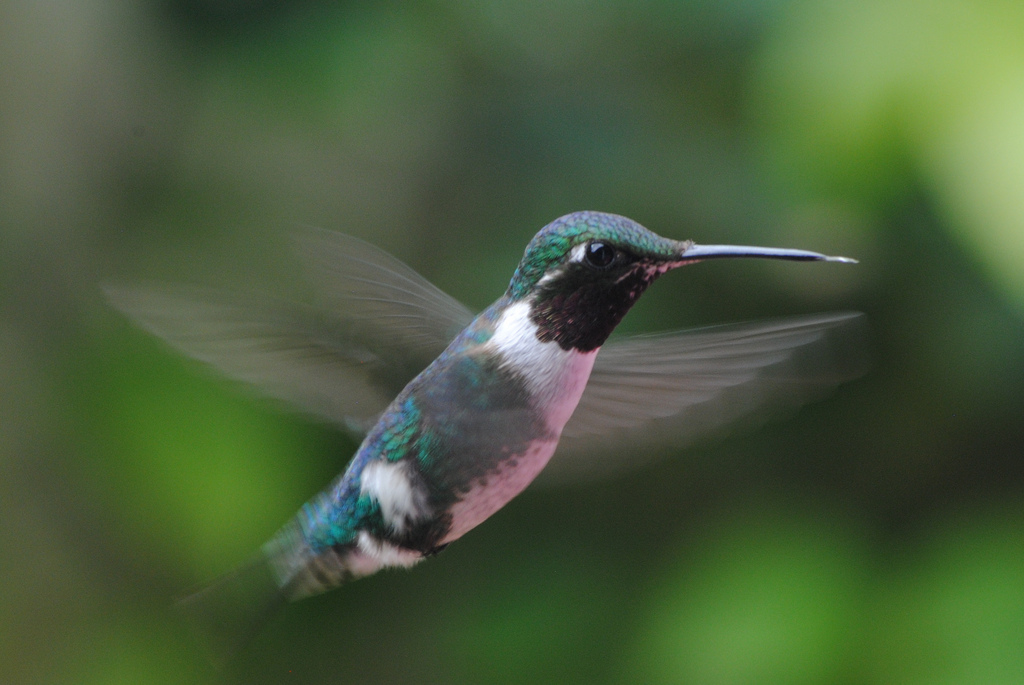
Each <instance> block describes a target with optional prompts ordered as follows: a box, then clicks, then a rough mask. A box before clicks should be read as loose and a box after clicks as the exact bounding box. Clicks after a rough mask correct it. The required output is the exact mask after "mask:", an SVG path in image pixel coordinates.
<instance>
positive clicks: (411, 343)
mask: <svg viewBox="0 0 1024 685" xmlns="http://www.w3.org/2000/svg"><path fill="white" fill-rule="evenodd" d="M294 243H295V248H296V252H297V254H298V255H299V258H300V260H301V261H302V263H303V266H304V268H305V273H306V276H307V278H308V279H309V280H310V282H311V283H312V284H313V285H314V286H315V287H316V289H317V295H318V297H319V298H321V299H322V300H323V302H324V304H325V305H326V307H327V308H328V309H330V310H331V311H332V312H334V313H335V315H336V316H338V317H339V318H343V319H345V320H348V321H357V322H359V323H360V325H361V327H362V328H364V329H367V330H374V331H375V332H376V333H377V335H379V336H381V337H382V338H384V339H386V340H387V342H388V344H390V345H394V346H396V347H400V348H402V349H404V350H405V351H406V352H407V353H408V354H410V355H412V356H415V357H417V358H418V359H419V361H420V362H421V363H422V366H424V367H425V366H426V365H427V364H429V363H430V362H431V361H433V360H434V358H435V357H437V356H438V355H439V354H441V352H443V351H444V349H445V348H446V347H447V346H448V343H450V342H451V341H452V339H453V338H454V337H455V336H456V335H458V334H459V332H460V331H462V329H463V328H465V327H466V326H468V325H469V323H470V322H471V321H472V320H473V313H472V312H470V311H469V310H468V309H466V307H465V306H463V305H462V304H461V303H460V302H458V301H456V300H455V299H453V298H452V297H450V296H449V295H448V294H446V293H445V292H444V291H442V290H441V289H439V288H437V287H436V286H434V285H433V284H432V283H430V282H429V281H427V280H426V279H425V278H423V277H422V276H420V275H419V274H418V273H416V272H415V271H413V270H412V269H410V268H409V267H408V266H406V265H405V264H403V263H402V262H400V261H398V260H397V259H395V258H394V257H392V256H391V255H389V254H388V253H387V252H384V251H383V250H380V249H378V248H376V247H374V246H373V245H370V244H369V243H366V242H363V241H362V240H359V239H358V238H353V237H352V236H348V235H345V234H343V233H336V232H334V231H325V230H323V229H318V228H313V227H304V228H302V229H300V230H299V231H298V232H297V233H296V234H295V236H294Z"/></svg>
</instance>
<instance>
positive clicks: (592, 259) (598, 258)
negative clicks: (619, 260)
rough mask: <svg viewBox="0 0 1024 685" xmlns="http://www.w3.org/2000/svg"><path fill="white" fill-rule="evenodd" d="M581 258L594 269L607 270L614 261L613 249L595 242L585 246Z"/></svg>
mask: <svg viewBox="0 0 1024 685" xmlns="http://www.w3.org/2000/svg"><path fill="white" fill-rule="evenodd" d="M583 258H584V259H586V260H587V264H589V265H590V266H592V267H594V268H595V269H607V268H608V267H609V266H611V265H612V262H614V261H615V248H614V247H612V246H611V245H605V244H604V243H599V242H596V241H595V242H592V243H590V244H589V245H587V247H586V249H585V250H584V252H583Z"/></svg>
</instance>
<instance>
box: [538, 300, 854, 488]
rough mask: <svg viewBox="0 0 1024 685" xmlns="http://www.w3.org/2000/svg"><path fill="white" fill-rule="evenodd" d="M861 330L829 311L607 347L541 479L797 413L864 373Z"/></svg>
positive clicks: (631, 461)
mask: <svg viewBox="0 0 1024 685" xmlns="http://www.w3.org/2000/svg"><path fill="white" fill-rule="evenodd" d="M863 331H864V317H863V315H862V314H857V313H833V314H821V315H816V316H808V317H800V318H792V319H782V320H779V321H768V322H759V323H748V324H739V325H730V326H716V327H711V328H703V329H696V330H691V331H679V332H674V333H667V334H662V335H652V336H638V337H633V338H627V339H624V340H621V341H618V342H615V341H613V342H609V343H608V344H606V345H605V346H604V347H603V348H602V349H601V351H600V352H599V353H598V355H597V360H596V362H595V364H594V370H593V372H592V373H591V375H590V381H589V382H588V384H587V388H586V390H585V391H584V392H583V397H582V398H581V399H580V403H579V405H578V406H577V408H576V411H575V413H574V414H573V416H572V418H571V419H570V420H569V423H568V424H567V425H566V427H565V430H564V431H563V433H562V440H561V442H560V444H559V447H558V451H557V453H556V455H555V458H554V459H552V461H551V463H550V464H549V465H548V467H547V469H546V470H545V473H547V472H548V471H550V472H551V474H550V476H549V477H550V478H552V479H557V478H558V477H560V476H565V477H572V478H577V477H580V476H595V475H598V476H599V475H602V474H607V473H610V472H614V471H616V470H617V469H620V468H623V467H627V466H634V465H637V464H642V463H643V462H644V458H643V455H645V454H650V453H651V452H656V451H657V448H658V447H666V446H672V447H673V448H678V447H681V446H683V445H686V444H687V443H689V442H691V441H693V440H694V439H696V438H698V437H701V436H703V435H706V434H708V433H711V432H713V431H715V430H717V429H720V428H722V427H723V426H725V425H726V424H728V423H731V422H734V421H737V420H739V419H743V418H760V417H761V415H762V414H763V413H764V412H765V411H766V410H778V409H785V408H795V407H798V406H800V405H802V404H804V403H806V402H808V401H811V400H813V399H815V398H816V397H820V396H822V395H824V394H826V393H827V392H828V391H829V390H831V389H832V388H833V387H835V386H836V385H838V384H840V383H843V382H845V381H848V380H851V379H853V378H857V377H858V376H861V375H863V373H864V372H865V371H866V370H867V363H866V359H865V355H864V352H863V346H862V345H859V344H858V343H859V342H861V340H860V338H861V337H862V334H863Z"/></svg>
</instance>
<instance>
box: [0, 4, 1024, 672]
mask: <svg viewBox="0 0 1024 685" xmlns="http://www.w3.org/2000/svg"><path fill="white" fill-rule="evenodd" d="M1021 35H1024V5H1021V4H1020V3H1013V2H1004V1H1001V0H974V1H973V2H956V1H953V0H939V1H938V2H935V1H926V0H894V1H887V2H880V1H874V0H872V1H869V2H860V3H853V2H839V3H836V2H826V1H824V0H819V1H805V2H798V1H784V0H777V1H774V2H754V1H753V0H722V1H719V2H710V1H699V0H690V1H683V2H668V1H662V2H650V3H630V2H616V1H612V0H609V1H606V2H598V1H587V0H577V1H566V2H552V1H550V0H548V1H546V2H526V3H502V2H496V1H494V2H491V1H487V2H479V3H475V2H455V3H441V2H430V1H425V2H405V3H399V2H381V3H370V2H347V3H335V2H317V1H314V0H304V1H302V2H291V3H284V2H273V1H271V0H264V1H263V2H246V1H245V0H235V1H223V2H217V1H215V0H180V1H175V0H166V1H164V2H109V1H107V2H105V1H103V0H84V1H81V2H75V3H69V2H64V3H61V2H57V3H32V2H27V1H24V0H23V1H17V2H8V3H5V4H3V5H2V6H0V586H2V589H0V681H3V682H5V683H18V684H20V683H185V682H198V683H233V682H246V683H260V682H266V683H291V682H295V683H300V682H301V683H356V682H394V683H398V682H409V683H422V682H453V683H454V682H467V683H473V682H495V683H504V682H509V683H512V682H530V683H534V682H558V683H566V682H587V683H593V682H597V683H603V682H609V683H612V682H650V683H657V682H665V683H702V684H707V683H711V684H715V683H722V684H732V683H750V684H755V683H756V684H763V683H808V684H810V683H836V684H851V685H852V684H878V685H882V684H890V683H921V684H928V685H936V684H941V683H1019V682H1024V511H1022V494H1024V466H1022V464H1024V460H1022V459H1021V450H1022V446H1024V421H1022V420H1021V417H1022V415H1024V396H1022V393H1021V391H1020V389H1021V387H1022V381H1024V336H1022V333H1024V319H1022V315H1024V269H1022V268H1021V265H1022V264H1024V47H1022V46H1024V42H1022V41H1021V40H1020V36H1021ZM579 209H597V210H602V211H609V212H615V213H619V214H624V215H627V216H629V217H631V218H633V219H636V220H637V221H639V222H641V223H643V224H644V225H646V226H648V227H649V228H651V229H652V230H654V231H656V232H658V233H661V234H663V235H667V236H671V237H674V238H680V239H682V238H692V239H694V240H696V241H698V242H705V243H739V244H760V245H774V246H785V247H796V248H805V249H811V250H819V251H822V252H826V253H829V254H845V255H850V256H853V257H857V258H859V259H860V260H861V263H860V264H859V265H858V266H856V267H843V266H841V265H798V264H780V263H758V262H751V261H743V262H735V263H728V262H714V263H710V264H702V265H699V266H695V267H692V268H687V269H682V270H680V271H678V272H675V273H673V274H671V275H669V276H666V277H665V278H664V279H662V280H661V281H659V282H658V283H657V284H656V285H655V286H654V287H653V288H652V289H651V291H650V292H649V293H648V294H647V295H645V297H644V299H643V300H641V302H640V303H639V304H638V305H637V307H636V308H635V310H634V311H633V312H632V313H631V314H630V315H629V316H628V317H627V319H626V320H625V321H624V323H623V325H622V330H624V331H626V332H639V331H659V330H670V329H674V328H680V327H685V326H695V325H705V324H712V323H723V322H731V321H740V320H748V319H757V318H767V317H771V316H782V315H794V314H803V313H811V312H818V311H829V310H849V309H856V310H861V311H864V312H866V313H867V315H868V320H869V323H870V326H871V337H870V346H871V350H870V354H871V356H872V358H873V359H874V364H873V367H872V369H871V371H870V373H869V374H868V375H867V376H865V377H864V378H862V379H860V380H858V381H855V382H852V383H850V384H847V385H845V386H843V387H841V388H839V389H838V390H837V391H836V392H835V393H834V394H833V395H832V396H831V397H829V398H828V399H826V400H824V401H822V402H820V403H817V404H814V405H811V406H808V407H805V408H804V409H802V410H801V411H799V412H798V413H795V414H794V415H791V416H787V417H784V420H780V421H776V422H773V423H769V424H766V425H765V426H763V427H760V428H757V429H756V430H749V429H748V430H745V431H738V432H733V433H731V434H727V435H723V436H719V437H718V439H716V440H708V441H705V442H702V443H700V444H698V445H696V446H694V447H692V448H690V449H687V450H685V451H682V452H680V453H679V454H677V455H669V458H666V459H661V460H657V461H654V462H652V463H650V464H648V465H646V466H643V467H641V468H637V469H634V470H631V471H627V472H625V473H623V474H620V475H617V476H616V477H615V478H614V479H611V480H609V479H605V480H596V481H593V482H581V483H577V484H568V485H564V486H559V487H554V486H549V487H535V488H530V489H529V490H528V491H527V492H526V493H524V494H523V495H522V496H521V497H519V498H518V499H516V500H515V501H514V502H513V503H512V504H510V505H509V506H508V507H506V508H505V509H504V510H502V511H501V512H499V513H498V514H497V515H496V516H494V517H493V519H491V520H490V521H488V522H487V523H485V524H484V525H483V526H481V527H480V528H479V529H477V530H475V531H473V532H472V533H470V534H469V535H467V536H466V538H465V539H464V540H461V541H460V542H459V543H458V544H456V545H453V546H452V547H451V548H450V549H449V550H447V551H446V552H445V553H444V554H442V555H440V556H439V557H437V558H435V559H432V560H430V561H428V562H426V563H424V564H423V565H421V566H420V567H418V568H416V569H415V570H414V571H411V572H385V573H381V574H378V575H377V576H375V577H372V578H370V579H367V580H363V581H360V582H358V583H355V584H353V585H351V586H348V587H346V588H344V589H342V590H340V591H338V592H334V593H331V594H329V595H326V596H323V597H319V598H316V599H312V600H309V601H305V602H302V603H299V604H296V605H294V606H291V607H289V608H288V609H287V610H286V611H285V612H284V613H283V614H282V615H281V616H280V617H279V618H277V619H276V620H275V621H273V622H272V623H271V624H270V625H268V626H267V628H266V630H265V631H263V632H262V633H261V634H260V635H259V637H258V638H257V639H256V641H255V642H254V643H253V645H252V646H251V648H250V649H249V650H248V651H247V652H246V653H245V657H244V658H243V659H242V660H241V661H240V662H239V663H237V664H236V665H234V666H233V667H232V668H229V669H228V670H226V671H222V672H219V671H216V670H213V669H212V668H211V667H210V666H209V665H208V662H207V661H206V659H205V656H204V654H203V651H202V649H201V648H200V647H198V646H197V645H196V644H195V642H194V641H193V639H192V637H191V635H190V634H189V632H188V630H187V629H186V628H185V627H184V626H183V625H182V624H181V623H180V622H179V621H178V620H177V617H176V616H175V614H174V612H173V611H172V608H171V607H172V603H173V600H174V598H175V597H178V596H180V595H182V594H183V593H185V592H186V591H188V590H189V589H190V588H192V587H194V586H195V585H197V584H199V583H201V582H203V581H206V580H208V579H210V578H211V577H213V576H215V575H217V574H219V573H222V572H224V571H226V570H228V569H230V568H231V567H233V566H234V565H236V564H238V563H239V562H241V561H243V560H245V559H246V558H247V557H248V555H250V554H251V553H252V552H253V551H254V550H256V549H257V548H258V546H259V545H260V544H261V543H262V542H263V541H264V540H265V539H266V538H267V537H269V536H270V535H271V534H272V533H273V532H274V531H275V530H276V529H277V527H278V526H279V525H280V524H282V523H283V522H284V521H286V520H287V519H288V518H289V517H290V516H291V515H292V513H293V512H294V511H295V510H296V509H297V507H298V506H300V505H301V503H302V502H303V501H305V500H306V499H307V498H308V497H309V496H310V495H312V494H313V493H314V492H316V491H317V490H319V489H320V488H321V487H322V486H323V485H324V484H325V483H327V481H328V480H329V479H331V478H332V477H333V476H334V475H335V474H336V473H337V472H339V471H340V470H341V469H342V468H343V467H344V465H345V463H346V462H347V460H348V459H349V457H350V455H351V453H352V452H353V450H354V449H355V447H356V445H355V444H354V443H352V442H351V441H350V440H348V439H347V438H346V437H344V436H342V435H340V434H338V433H337V432H334V431H332V430H331V429H329V428H326V427H323V426H320V425H318V424H316V423H314V422H312V421H309V420H306V419H304V418H303V417H301V416H298V415H295V414H293V413H289V412H287V411H282V410H281V407H280V406H279V405H276V404H274V403H273V402H269V401H265V400H261V399H259V398H257V397H255V396H254V395H253V394H252V393H250V392H248V391H247V390H246V389H245V388H242V387H241V386H239V385H237V384H235V383H232V382H230V381H226V380H223V379H221V378H219V377H218V376H216V375H215V374H214V373H212V372H210V371H209V370H207V369H206V368H204V367H202V366H201V365H199V364H197V363H194V362H191V361H188V360H185V359H183V358H181V357H179V356H178V355H177V354H175V353H174V352H173V351H171V350H170V349H169V348H168V347H167V346H165V345H164V344H162V343H161V342H159V341H157V340H155V339H152V338H151V337H149V336H147V335H146V334H145V333H143V332H141V331H139V330H138V329H136V328H134V327H133V326H132V325H131V324H130V323H129V322H128V321H126V320H125V319H124V317H122V316H121V315H120V314H118V313H117V312H115V311H113V310H112V309H111V308H110V307H109V306H108V305H107V304H106V303H105V302H104V300H103V298H102V294H101V292H100V289H99V286H100V284H101V283H103V282H105V281H108V280H111V279H114V280H120V281H129V282H130V281H134V280H141V279H157V280H166V281H179V282H187V283H195V284H204V285H215V286H221V287H229V288H232V289H236V290H269V291H272V292H278V293H281V292H285V293H287V292H293V291H295V289H297V288H299V287H300V286H299V281H298V277H297V276H298V274H297V267H296V265H295V263H294V261H293V260H291V258H290V256H289V255H288V253H287V250H286V249H284V248H285V246H286V245H287V236H288V233H289V230H290V229H291V227H294V226H295V225H296V224H314V225H318V226H323V227H325V228H330V229H334V230H340V231H344V232H346V233H350V234H353V235H357V236H360V237H362V238H364V239H366V240H368V241H370V242H372V243H374V244H376V245H378V246H380V247H382V248H384V249H386V250H388V251H389V252H391V253H393V254H395V255H396V256H398V257H399V258H400V259H402V260H404V261H406V262H407V263H408V264H410V265H411V266H412V267H413V268H415V269H417V270H418V271H419V272H421V273H422V274H424V275H425V276H426V277H427V278H429V279H430V280H431V281H433V282H434V283H436V284H437V285H438V286H440V287H441V288H443V289H444V290H446V291H447V292H449V293H451V294H452V295H454V296H455V297H457V298H459V299H461V300H462V301H464V302H466V303H467V304H469V305H471V306H472V307H474V308H482V307H484V306H486V305H487V304H488V303H489V302H490V301H491V300H493V299H495V298H496V297H498V296H499V295H500V294H501V292H502V291H503V290H504V288H505V286H506V285H507V283H508V280H509V278H510V277H511V275H512V271H513V270H514V268H515V265H516V263H517V261H518V259H519V257H520V255H521V254H522V250H523V248H524V247H525V245H526V243H527V241H528V240H529V239H530V237H531V236H532V235H533V234H534V233H535V232H536V231H537V230H538V229H539V228H540V227H541V226H543V225H544V224H546V223H548V222H549V221H551V220H552V219H554V218H556V217H558V216H560V215H562V214H565V213H567V212H570V211H574V210H579ZM638 459H639V457H638Z"/></svg>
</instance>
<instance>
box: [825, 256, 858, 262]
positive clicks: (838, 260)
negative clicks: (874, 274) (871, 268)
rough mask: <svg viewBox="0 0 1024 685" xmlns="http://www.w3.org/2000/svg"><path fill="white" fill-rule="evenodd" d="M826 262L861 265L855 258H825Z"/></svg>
mask: <svg viewBox="0 0 1024 685" xmlns="http://www.w3.org/2000/svg"><path fill="white" fill-rule="evenodd" d="M825 261H826V262H839V263H840V264H859V263H860V262H859V261H857V260H856V259H854V258H853V257H825Z"/></svg>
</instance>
